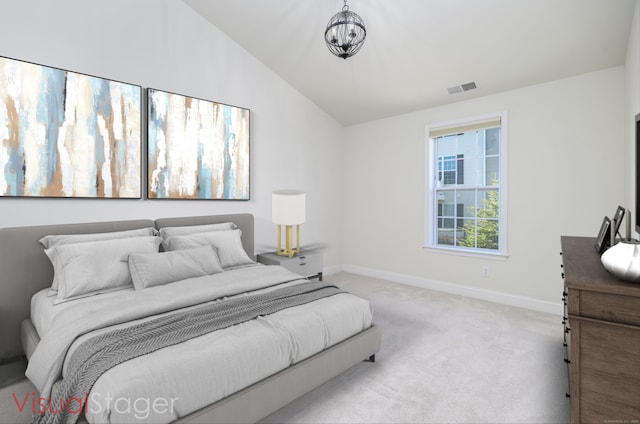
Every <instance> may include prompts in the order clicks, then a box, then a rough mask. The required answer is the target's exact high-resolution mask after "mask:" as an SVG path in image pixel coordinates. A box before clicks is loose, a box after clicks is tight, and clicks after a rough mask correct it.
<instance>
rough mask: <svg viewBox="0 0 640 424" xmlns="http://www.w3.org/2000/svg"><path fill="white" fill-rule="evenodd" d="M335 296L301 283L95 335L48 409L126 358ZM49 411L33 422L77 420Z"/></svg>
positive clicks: (334, 290)
mask: <svg viewBox="0 0 640 424" xmlns="http://www.w3.org/2000/svg"><path fill="white" fill-rule="evenodd" d="M338 293H343V291H342V290H340V289H339V288H338V287H336V286H333V285H327V284H324V283H319V282H318V283H304V284H299V285H295V286H290V287H283V288H279V289H275V290H272V291H269V292H266V293H261V294H254V295H247V296H240V297H235V298H231V299H225V300H220V301H215V302H210V303H206V304H204V305H202V306H200V307H198V308H194V309H189V310H186V311H177V312H175V313H172V314H169V315H167V316H162V317H159V318H155V319H152V320H148V321H145V322H142V323H138V324H134V325H132V326H130V327H127V328H122V329H116V330H113V331H109V332H106V333H103V334H101V335H98V336H95V337H93V338H91V339H88V340H86V341H85V342H83V343H82V344H81V345H80V346H79V347H78V348H77V349H76V350H75V351H74V352H73V354H72V357H71V358H70V360H69V363H68V370H69V372H68V373H67V375H68V377H67V378H65V379H63V380H61V381H60V382H58V383H57V384H56V385H55V388H54V391H53V392H54V393H53V394H52V399H53V400H52V401H51V402H52V405H53V406H54V407H55V405H62V404H64V403H65V402H66V400H68V399H71V398H75V399H83V398H85V397H86V395H87V394H88V393H89V391H90V390H91V388H92V387H93V385H94V383H95V382H96V380H97V379H98V378H99V377H100V376H101V375H102V374H104V373H105V372H106V371H108V370H109V369H110V368H112V367H115V366H116V365H118V364H120V363H122V362H125V361H127V360H130V359H133V358H136V357H139V356H142V355H145V354H148V353H151V352H154V351H156V350H158V349H162V348H164V347H167V346H172V345H175V344H178V343H182V342H184V341H186V340H189V339H192V338H195V337H198V336H201V335H204V334H207V333H210V332H212V331H215V330H220V329H223V328H226V327H230V326H232V325H235V324H239V323H242V322H245V321H249V320H251V319H254V318H256V317H258V316H261V315H268V314H272V313H275V312H278V311H280V310H283V309H286V308H290V307H293V306H298V305H302V304H305V303H309V302H312V301H314V300H318V299H321V298H324V297H328V296H333V295H335V294H338ZM52 409H54V408H47V412H46V413H44V414H41V415H36V416H34V418H33V423H34V424H75V422H76V421H77V420H78V418H79V414H77V413H73V412H70V411H68V410H67V409H66V408H60V410H58V411H56V412H52ZM54 410H55V409H54Z"/></svg>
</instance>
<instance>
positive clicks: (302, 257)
mask: <svg viewBox="0 0 640 424" xmlns="http://www.w3.org/2000/svg"><path fill="white" fill-rule="evenodd" d="M298 257H299V258H300V260H302V259H307V257H306V256H298Z"/></svg>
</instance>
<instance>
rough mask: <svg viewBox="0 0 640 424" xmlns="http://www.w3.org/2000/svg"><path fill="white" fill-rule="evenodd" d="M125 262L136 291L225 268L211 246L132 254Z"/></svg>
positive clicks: (218, 271)
mask: <svg viewBox="0 0 640 424" xmlns="http://www.w3.org/2000/svg"><path fill="white" fill-rule="evenodd" d="M128 261H129V271H131V278H132V279H133V285H134V286H135V288H136V290H142V289H144V288H147V287H153V286H159V285H164V284H168V283H173V282H174V281H180V280H184V279H186V278H193V277H201V276H203V275H213V274H217V273H220V272H223V271H224V270H223V269H222V266H221V265H220V259H218V255H217V254H216V252H215V248H214V247H213V246H203V247H196V248H194V249H186V250H175V251H172V252H162V253H132V254H130V255H129V257H128Z"/></svg>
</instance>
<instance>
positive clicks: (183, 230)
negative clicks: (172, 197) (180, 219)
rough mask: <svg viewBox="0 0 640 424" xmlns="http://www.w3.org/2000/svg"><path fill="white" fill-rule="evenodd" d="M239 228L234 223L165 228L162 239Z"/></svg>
mask: <svg viewBox="0 0 640 424" xmlns="http://www.w3.org/2000/svg"><path fill="white" fill-rule="evenodd" d="M236 228H238V226H237V225H236V224H234V223H233V222H223V223H220V224H204V225H187V226H184V227H164V228H160V237H162V239H163V240H166V239H168V238H169V237H173V236H186V235H189V234H196V233H208V232H210V231H224V230H235V229H236Z"/></svg>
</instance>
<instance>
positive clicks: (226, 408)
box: [0, 214, 381, 423]
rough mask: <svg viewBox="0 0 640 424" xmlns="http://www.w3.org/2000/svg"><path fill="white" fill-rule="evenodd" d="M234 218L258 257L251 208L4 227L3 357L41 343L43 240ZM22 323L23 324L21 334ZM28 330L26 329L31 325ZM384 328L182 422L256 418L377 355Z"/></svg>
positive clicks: (46, 277) (0, 280)
mask: <svg viewBox="0 0 640 424" xmlns="http://www.w3.org/2000/svg"><path fill="white" fill-rule="evenodd" d="M229 221H231V222H234V223H235V224H236V225H237V226H238V227H239V228H240V229H241V230H242V244H243V246H244V248H245V250H246V251H247V253H248V254H249V256H250V257H252V258H253V257H254V219H253V215H251V214H233V215H211V216H196V217H180V218H160V219H156V220H147V219H139V220H131V221H112V222H96V223H83V224H60V225H43V226H32V227H15V228H2V229H0V363H3V362H9V361H12V360H17V359H20V358H22V357H24V355H25V353H27V356H30V354H31V353H32V350H33V348H35V346H36V345H37V343H38V341H39V340H38V339H37V336H34V334H35V331H34V330H33V329H32V328H30V326H31V327H32V324H31V323H30V320H29V317H30V308H31V297H32V296H33V294H34V293H36V292H38V291H40V290H42V289H44V288H46V287H49V286H51V281H52V279H53V267H52V266H51V263H50V262H49V259H48V258H47V256H46V255H45V254H44V251H43V248H42V247H41V246H40V245H39V244H38V240H39V239H40V238H42V237H43V236H45V235H48V234H83V233H98V232H109V231H123V230H132V229H137V228H145V227H156V228H158V229H159V228H162V227H174V226H187V225H202V224H215V223H221V222H229ZM21 327H22V328H23V331H22V334H21V330H20V329H21ZM25 330H26V331H25ZM380 339H381V335H380V329H379V328H378V327H376V326H375V325H373V326H372V327H370V328H369V329H367V330H365V331H363V332H361V333H359V334H356V335H355V336H353V337H351V338H349V339H347V340H345V341H343V342H341V343H339V344H337V345H335V346H333V347H331V348H329V349H326V350H324V351H322V352H320V353H318V354H316V355H314V356H312V357H310V358H308V359H306V360H304V361H302V362H300V363H298V364H295V365H293V366H291V367H289V368H286V369H284V370H282V371H280V372H279V373H277V374H274V375H272V376H271V377H269V378H266V379H264V380H262V381H260V382H257V383H255V384H253V385H251V386H249V387H247V388H245V389H243V390H241V391H239V392H237V393H235V394H233V395H231V396H228V397H226V398H224V399H221V400H219V401H218V402H215V403H213V404H211V405H209V406H207V407H205V408H203V409H201V410H199V411H196V412H193V413H191V414H189V415H187V416H185V417H183V418H181V419H180V420H179V421H178V422H180V423H218V422H221V423H247V422H256V421H259V420H260V419H261V418H264V417H266V416H267V415H269V414H271V413H273V412H275V411H276V410H278V409H279V408H281V407H282V406H284V405H286V404H288V403H289V402H291V401H293V400H294V399H296V398H298V397H299V396H302V395H303V394H305V393H307V392H308V391H310V390H312V389H314V388H315V387H317V386H319V385H321V384H323V383H324V382H326V381H328V380H330V379H331V378H333V377H335V376H337V375H338V374H340V373H342V372H343V371H345V370H347V369H348V368H350V367H352V366H353V365H355V364H357V363H359V362H361V361H362V360H365V359H369V360H373V359H374V355H375V353H376V352H377V351H378V350H379V349H380Z"/></svg>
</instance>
